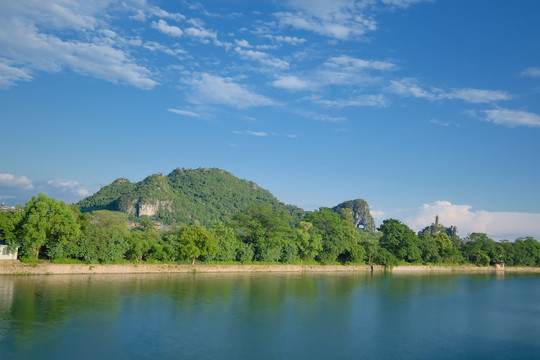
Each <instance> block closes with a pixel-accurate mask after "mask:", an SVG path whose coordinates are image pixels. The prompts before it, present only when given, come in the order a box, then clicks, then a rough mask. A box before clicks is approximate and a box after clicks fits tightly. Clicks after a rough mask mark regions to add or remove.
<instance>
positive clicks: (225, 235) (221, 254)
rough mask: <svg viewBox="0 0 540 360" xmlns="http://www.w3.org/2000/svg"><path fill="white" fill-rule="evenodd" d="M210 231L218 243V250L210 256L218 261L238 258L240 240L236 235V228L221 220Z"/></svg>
mask: <svg viewBox="0 0 540 360" xmlns="http://www.w3.org/2000/svg"><path fill="white" fill-rule="evenodd" d="M209 231H210V233H211V234H212V236H213V237H214V239H216V244H217V252H216V253H215V254H212V256H211V257H210V258H211V259H212V260H218V261H231V260H236V257H237V251H238V248H239V247H240V241H239V240H238V238H237V237H236V234H235V232H234V229H233V228H232V227H230V226H224V225H223V224H222V223H221V222H217V223H215V224H214V225H213V226H212V227H211V228H210V229H209Z"/></svg>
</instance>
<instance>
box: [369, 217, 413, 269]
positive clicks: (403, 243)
mask: <svg viewBox="0 0 540 360" xmlns="http://www.w3.org/2000/svg"><path fill="white" fill-rule="evenodd" d="M378 230H379V231H381V232H382V233H383V236H382V237H381V239H380V244H381V246H382V247H383V248H385V249H387V250H388V251H390V252H391V253H392V254H394V255H395V256H396V257H397V258H398V259H400V260H406V261H408V262H415V261H418V260H420V259H421V256H422V252H421V250H420V248H419V240H418V237H417V236H416V234H415V233H414V231H412V230H411V229H410V228H409V227H408V226H407V225H405V224H403V223H402V222H401V221H399V220H396V219H387V220H384V221H383V223H382V225H381V226H380V227H379V229H378Z"/></svg>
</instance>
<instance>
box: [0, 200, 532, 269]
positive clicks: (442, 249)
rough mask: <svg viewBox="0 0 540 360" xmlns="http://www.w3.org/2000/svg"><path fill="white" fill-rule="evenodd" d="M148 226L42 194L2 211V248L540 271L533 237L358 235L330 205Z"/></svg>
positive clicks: (404, 231)
mask: <svg viewBox="0 0 540 360" xmlns="http://www.w3.org/2000/svg"><path fill="white" fill-rule="evenodd" d="M139 222H140V226H136V227H132V228H130V227H129V226H128V224H129V221H128V216H127V215H126V214H124V213H121V212H114V211H108V210H99V211H94V212H92V213H81V211H80V210H79V208H78V207H77V206H75V205H67V204H66V203H64V202H63V201H58V200H55V199H53V198H50V197H48V196H46V195H44V194H39V195H36V196H34V197H33V198H32V199H31V200H30V201H28V203H27V204H26V205H25V206H20V205H19V206H17V207H16V208H15V210H14V211H11V212H0V241H2V242H5V243H7V244H8V245H9V246H10V247H11V248H12V249H16V248H17V249H18V252H19V258H21V259H23V260H26V261H31V260H33V261H36V260H40V259H43V260H50V261H56V262H62V261H74V262H76V261H80V262H87V263H115V262H123V261H133V262H139V261H146V262H190V263H195V262H196V261H200V262H201V261H202V262H239V263H252V262H271V263H273V262H280V263H315V262H316V263H321V264H333V263H342V264H370V265H371V264H379V265H386V266H394V265H398V264H400V263H415V264H418V263H423V264H474V265H478V266H488V265H495V264H506V265H509V266H540V243H539V242H538V241H537V240H536V239H534V238H532V237H524V238H519V239H516V240H515V241H513V242H511V241H507V240H504V241H494V240H493V239H490V238H489V237H488V236H487V235H486V234H484V233H473V234H470V235H469V236H467V237H466V238H460V237H458V236H457V235H454V236H449V235H448V234H447V233H445V232H444V231H441V230H440V229H438V230H437V229H435V230H436V231H425V230H426V229H428V228H426V229H424V231H421V232H420V233H419V234H416V233H415V232H414V231H413V230H412V229H410V228H409V227H408V226H407V225H406V224H404V223H402V222H401V221H399V220H396V219H387V220H384V221H383V223H382V224H381V225H380V226H379V228H378V229H377V230H378V231H375V232H367V231H364V230H361V229H358V228H356V226H355V224H354V219H353V214H352V212H351V211H350V210H349V209H341V210H339V211H338V212H336V211H334V210H332V209H329V208H320V209H319V210H315V211H312V212H307V213H306V214H305V215H304V216H302V217H301V218H298V219H293V218H292V217H291V215H290V212H287V211H286V210H285V209H283V208H276V207H273V206H272V205H271V204H262V205H257V206H252V207H249V208H248V209H246V210H244V211H242V212H240V213H238V214H236V215H235V216H234V217H233V219H232V221H230V222H229V223H227V224H223V223H221V222H217V223H215V224H213V225H212V226H210V227H205V226H202V225H200V224H197V223H195V224H191V225H178V226H175V227H173V228H170V229H167V230H166V231H165V230H158V229H157V228H156V226H155V223H154V221H153V220H152V219H150V218H147V217H143V218H141V219H139Z"/></svg>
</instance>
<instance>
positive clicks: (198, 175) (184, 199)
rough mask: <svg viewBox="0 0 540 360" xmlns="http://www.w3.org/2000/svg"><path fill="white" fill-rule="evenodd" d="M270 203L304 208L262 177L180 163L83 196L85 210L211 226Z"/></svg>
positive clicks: (295, 215) (289, 208) (293, 209)
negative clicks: (265, 183)
mask: <svg viewBox="0 0 540 360" xmlns="http://www.w3.org/2000/svg"><path fill="white" fill-rule="evenodd" d="M261 203H269V204H271V205H272V206H274V207H276V208H282V209H283V211H287V212H289V213H290V214H291V215H292V216H293V218H295V219H297V218H299V217H301V216H302V214H303V213H304V211H303V210H302V209H300V208H297V207H295V206H292V205H285V204H283V203H281V202H280V201H279V200H277V199H276V198H275V197H274V195H272V194H271V193H270V192H269V191H268V190H265V189H262V188H260V187H259V186H258V185H257V184H256V183H254V182H252V181H248V180H242V179H239V178H237V177H235V176H234V175H232V174H231V173H228V172H227V171H225V170H221V169H206V168H199V169H179V168H178V169H175V170H173V171H172V172H171V173H170V174H169V175H167V176H163V175H161V174H154V175H150V176H148V177H147V178H145V179H144V180H142V181H140V182H138V183H131V182H130V181H129V180H128V179H124V178H119V179H116V180H115V181H113V182H112V183H111V184H109V185H107V186H104V187H103V188H101V189H100V190H99V191H98V192H96V193H95V194H93V195H91V196H89V197H87V198H85V199H83V200H81V201H79V202H78V203H77V205H78V206H79V208H80V209H81V211H82V212H90V211H94V210H112V211H121V212H124V213H127V214H129V215H132V216H137V217H140V216H143V215H147V216H150V217H153V218H154V219H156V220H160V221H163V222H164V223H166V224H174V223H184V224H192V223H194V222H196V221H198V222H199V223H200V224H201V225H205V226H210V225H212V224H213V223H215V222H217V221H221V222H224V223H227V222H229V221H230V220H231V219H232V217H233V216H234V215H235V214H237V213H239V212H240V211H242V210H244V209H246V208H247V207H249V206H252V205H258V204H261Z"/></svg>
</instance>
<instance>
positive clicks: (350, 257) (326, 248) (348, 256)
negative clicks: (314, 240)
mask: <svg viewBox="0 0 540 360" xmlns="http://www.w3.org/2000/svg"><path fill="white" fill-rule="evenodd" d="M351 218H352V217H351ZM348 220H350V219H349V217H347V216H345V217H342V216H340V215H339V214H336V213H335V212H334V211H333V210H332V209H328V208H320V209H319V210H316V211H313V212H310V213H308V214H307V215H306V216H305V218H304V221H307V222H310V223H312V224H313V227H314V229H315V230H316V233H318V234H319V235H320V236H321V238H322V251H320V252H319V255H318V259H319V260H320V261H322V262H324V263H332V262H335V261H337V260H338V258H339V259H340V260H341V261H355V262H356V261H361V260H360V259H359V258H361V257H362V252H363V249H362V250H360V249H359V245H358V242H359V239H360V236H359V234H358V232H357V231H356V230H355V229H354V223H353V224H352V227H351V226H350V225H351V224H349V222H348ZM363 254H364V255H363V256H365V252H363Z"/></svg>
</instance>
